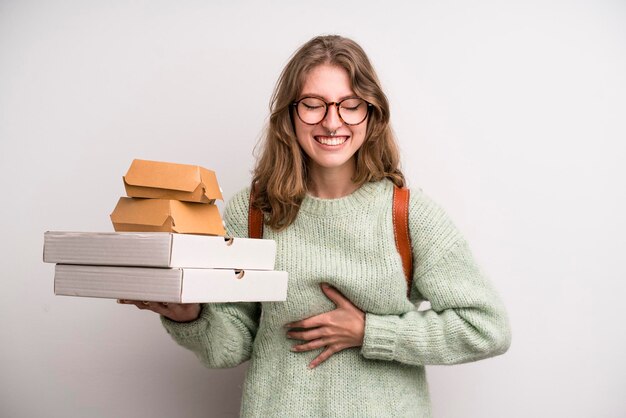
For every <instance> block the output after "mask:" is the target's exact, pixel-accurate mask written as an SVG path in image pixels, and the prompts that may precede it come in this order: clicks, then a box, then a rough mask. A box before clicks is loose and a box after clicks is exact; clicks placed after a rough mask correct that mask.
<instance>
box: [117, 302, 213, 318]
mask: <svg viewBox="0 0 626 418" xmlns="http://www.w3.org/2000/svg"><path fill="white" fill-rule="evenodd" d="M117 303H121V304H124V305H135V306H136V307H137V308H139V309H142V310H149V311H152V312H156V313H158V314H159V315H163V316H164V317H166V318H169V319H171V320H172V321H176V322H191V321H195V320H196V319H198V317H199V316H200V312H201V310H202V307H201V306H200V304H198V303H167V302H147V301H139V300H128V299H118V300H117Z"/></svg>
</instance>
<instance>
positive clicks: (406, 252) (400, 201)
mask: <svg viewBox="0 0 626 418" xmlns="http://www.w3.org/2000/svg"><path fill="white" fill-rule="evenodd" d="M409 196H410V191H409V189H407V188H405V187H402V188H400V187H398V186H394V188H393V212H392V216H393V235H394V238H395V240H396V248H397V249H398V252H399V253H400V257H401V258H402V268H403V270H404V275H405V276H406V284H407V288H408V292H407V294H408V295H409V296H410V295H411V284H412V282H413V254H412V252H411V236H410V235H409Z"/></svg>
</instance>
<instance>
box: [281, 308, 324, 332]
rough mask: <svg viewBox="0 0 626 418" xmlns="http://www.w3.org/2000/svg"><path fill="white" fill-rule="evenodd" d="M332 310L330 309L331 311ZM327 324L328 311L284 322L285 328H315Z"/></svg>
mask: <svg viewBox="0 0 626 418" xmlns="http://www.w3.org/2000/svg"><path fill="white" fill-rule="evenodd" d="M331 312H332V311H331ZM327 324H328V312H326V313H323V314H319V315H315V316H312V317H310V318H307V319H303V320H301V321H296V322H291V323H289V324H286V325H285V327H286V328H317V327H321V326H322V325H327Z"/></svg>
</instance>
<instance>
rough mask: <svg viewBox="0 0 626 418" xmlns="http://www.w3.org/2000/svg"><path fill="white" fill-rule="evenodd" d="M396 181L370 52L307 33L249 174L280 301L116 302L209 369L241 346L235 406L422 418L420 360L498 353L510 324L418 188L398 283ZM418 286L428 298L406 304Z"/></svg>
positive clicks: (240, 231)
mask: <svg viewBox="0 0 626 418" xmlns="http://www.w3.org/2000/svg"><path fill="white" fill-rule="evenodd" d="M404 183H405V182H404V177H403V175H402V173H401V171H400V169H399V156H398V150H397V147H396V143H395V140H394V137H393V134H392V132H391V128H390V125H389V106H388V103H387V99H386V97H385V94H384V93H383V91H382V90H381V87H380V83H379V81H378V78H377V76H376V74H375V72H374V69H373V67H372V65H371V64H370V62H369V60H368V58H367V56H366V55H365V53H364V52H363V50H362V49H361V48H360V47H359V46H358V45H357V44H356V43H355V42H353V41H351V40H349V39H346V38H342V37H339V36H321V37H317V38H314V39H312V40H311V41H309V42H307V43H306V44H305V45H303V46H302V47H301V48H300V49H299V50H298V51H297V52H296V53H295V54H294V56H293V57H292V58H291V60H290V61H289V63H288V64H287V66H286V67H285V69H284V70H283V73H282V74H281V76H280V78H279V80H278V83H277V87H276V90H275V93H274V96H273V100H272V114H271V118H270V122H269V126H268V129H267V133H266V135H265V139H264V144H263V149H262V152H261V155H260V158H259V160H258V162H257V166H256V168H255V171H254V178H253V185H254V199H253V205H254V206H255V207H258V208H260V209H261V210H262V212H263V214H264V217H265V231H264V238H267V239H273V240H275V241H276V243H277V260H276V269H277V270H284V271H287V272H289V290H288V295H287V301H286V302H280V303H262V304H259V303H226V304H205V305H203V306H200V305H197V304H190V305H176V304H169V305H164V304H157V303H150V304H144V303H141V302H128V303H134V304H136V305H137V306H138V307H140V308H142V309H150V310H153V311H155V312H157V313H160V314H161V315H162V319H163V324H164V326H165V328H166V329H167V331H168V332H169V333H170V334H171V336H172V337H173V338H174V340H176V341H177V342H178V343H179V344H180V345H182V346H184V347H186V348H188V349H190V350H192V351H193V352H194V353H196V355H197V356H198V357H199V358H200V360H201V361H202V362H203V363H204V364H205V365H206V366H208V367H232V366H236V365H238V364H240V363H242V362H244V361H246V360H250V365H249V369H248V372H247V376H246V382H245V387H244V395H243V403H242V411H241V413H242V416H245V417H252V416H255V417H256V416H258V417H276V416H284V417H296V416H297V417H348V416H354V417H383V416H398V417H408V416H411V417H430V416H431V412H430V401H429V396H428V388H427V383H426V377H425V370H424V366H426V365H429V364H455V363H463V362H469V361H475V360H480V359H484V358H487V357H491V356H495V355H499V354H502V353H504V352H505V351H506V350H507V348H508V347H509V344H510V330H509V326H508V322H507V317H506V313H505V311H504V309H503V307H502V304H501V303H500V300H499V299H498V297H497V295H496V293H495V291H494V290H493V288H492V287H491V285H490V284H489V282H488V280H487V279H486V278H485V277H484V276H483V275H482V273H481V271H480V269H479V267H478V266H477V265H476V263H475V261H474V258H473V257H472V255H471V252H470V250H469V248H468V245H467V242H466V241H465V240H464V239H463V237H462V236H461V234H460V233H459V231H458V229H457V228H455V226H454V225H453V223H452V222H451V221H450V219H449V218H448V217H447V216H446V214H445V213H444V212H443V211H442V209H441V208H440V207H439V206H437V205H436V204H435V203H433V201H431V200H430V199H429V198H428V197H427V196H426V195H424V193H422V192H421V191H420V190H419V189H415V190H412V193H411V195H410V201H409V209H408V212H409V234H410V238H411V242H412V255H413V260H414V265H415V267H414V271H413V279H412V284H411V289H410V296H408V297H407V291H408V290H409V289H407V281H406V280H405V275H404V272H403V266H402V260H401V257H400V255H399V253H398V251H397V249H396V244H395V241H394V227H393V220H392V195H393V190H394V185H395V186H404ZM249 202H250V188H247V189H245V190H243V191H241V192H239V193H238V194H236V195H235V196H234V197H233V198H232V199H231V200H230V202H229V203H228V205H227V207H226V209H225V214H224V218H225V220H226V224H227V230H228V233H229V234H230V235H232V236H236V237H237V236H239V237H246V236H248V211H249V204H250V203H249ZM424 300H428V301H430V304H431V309H428V310H425V311H418V310H417V306H418V305H419V304H420V303H421V302H422V301H424ZM261 305H262V306H261ZM261 312H262V313H263V314H262V315H261Z"/></svg>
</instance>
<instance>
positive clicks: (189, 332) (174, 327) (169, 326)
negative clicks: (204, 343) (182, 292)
mask: <svg viewBox="0 0 626 418" xmlns="http://www.w3.org/2000/svg"><path fill="white" fill-rule="evenodd" d="M207 311H208V309H205V308H204V307H203V308H202V311H201V312H200V316H199V317H198V319H196V320H195V321H191V322H176V321H172V320H171V319H168V318H166V317H164V316H163V315H161V323H162V324H163V326H164V327H165V330H166V331H167V332H168V333H169V334H170V335H172V336H174V337H178V338H187V337H193V336H197V335H199V334H201V333H202V331H203V330H205V329H206V322H207V318H206V314H207V313H208V312H207Z"/></svg>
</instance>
